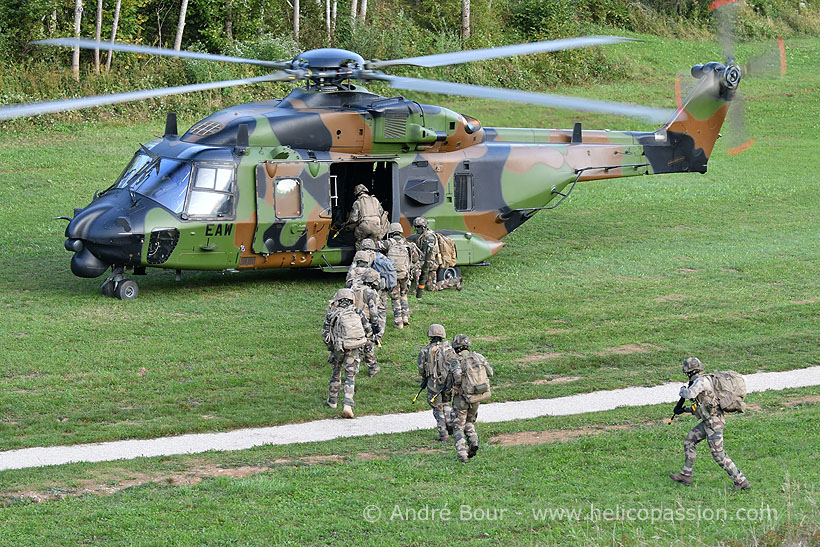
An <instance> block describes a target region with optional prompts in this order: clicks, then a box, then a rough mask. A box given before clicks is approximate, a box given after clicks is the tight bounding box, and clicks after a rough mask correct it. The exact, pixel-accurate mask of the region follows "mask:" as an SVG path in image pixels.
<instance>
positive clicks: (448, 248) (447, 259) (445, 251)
mask: <svg viewBox="0 0 820 547" xmlns="http://www.w3.org/2000/svg"><path fill="white" fill-rule="evenodd" d="M436 239H438V249H439V254H440V256H441V264H440V266H441V267H442V268H452V267H453V266H455V265H456V262H457V259H458V252H457V251H456V244H455V243H454V242H453V240H452V239H450V238H449V237H447V236H446V235H444V234H440V233H438V232H436Z"/></svg>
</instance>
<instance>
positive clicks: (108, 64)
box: [105, 0, 122, 74]
mask: <svg viewBox="0 0 820 547" xmlns="http://www.w3.org/2000/svg"><path fill="white" fill-rule="evenodd" d="M121 5H122V0H117V5H116V6H115V7H114V24H113V25H111V44H112V45H113V44H114V40H115V39H116V38H117V25H118V24H119V22H120V6H121ZM113 53H114V51H113V50H110V49H109V50H108V58H107V59H106V60H105V73H106V74H108V71H109V70H111V55H112V54H113Z"/></svg>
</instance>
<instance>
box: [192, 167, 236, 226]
mask: <svg viewBox="0 0 820 547" xmlns="http://www.w3.org/2000/svg"><path fill="white" fill-rule="evenodd" d="M234 172H235V169H234V167H233V166H228V165H224V166H222V165H198V166H197V168H196V171H195V178H194V184H193V186H192V187H191V195H190V198H189V199H188V216H190V217H202V218H209V217H210V218H213V217H216V218H223V217H232V216H233V214H234V192H233V182H234Z"/></svg>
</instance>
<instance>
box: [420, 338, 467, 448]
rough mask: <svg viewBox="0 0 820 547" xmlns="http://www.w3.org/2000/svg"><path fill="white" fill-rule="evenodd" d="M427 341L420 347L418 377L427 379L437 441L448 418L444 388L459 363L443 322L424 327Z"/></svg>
mask: <svg viewBox="0 0 820 547" xmlns="http://www.w3.org/2000/svg"><path fill="white" fill-rule="evenodd" d="M427 336H428V337H429V338H430V343H429V344H427V345H426V346H424V347H423V348H421V351H420V352H419V356H418V369H419V376H421V377H422V379H424V380H426V381H427V404H429V405H430V407H431V408H432V409H433V418H435V419H436V427H437V429H438V437H437V438H436V440H437V441H446V440H447V439H448V436H447V426H448V423H447V420H448V419H449V417H450V393H448V392H447V390H446V389H445V387H446V382H447V375H448V374H449V372H450V368H451V367H454V366H458V356H457V355H456V353H455V352H454V351H453V348H452V346H450V342H448V341H447V340H445V338H447V333H446V332H445V330H444V326H443V325H439V324H438V323H433V324H432V325H430V328H429V329H428V330H427Z"/></svg>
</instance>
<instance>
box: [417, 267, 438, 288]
mask: <svg viewBox="0 0 820 547" xmlns="http://www.w3.org/2000/svg"><path fill="white" fill-rule="evenodd" d="M437 281H438V263H436V261H435V260H430V261H428V262H424V263H422V264H421V273H420V274H419V283H418V284H419V285H423V286H424V287H425V288H426V289H427V290H428V291H434V290H436V287H437Z"/></svg>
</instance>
